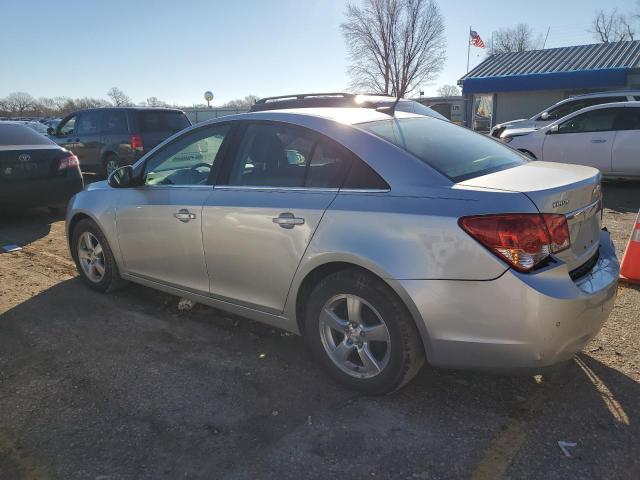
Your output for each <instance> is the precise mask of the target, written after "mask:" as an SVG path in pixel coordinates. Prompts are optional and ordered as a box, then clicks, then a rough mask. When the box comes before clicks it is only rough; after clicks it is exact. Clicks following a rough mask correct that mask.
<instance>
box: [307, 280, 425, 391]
mask: <svg viewBox="0 0 640 480" xmlns="http://www.w3.org/2000/svg"><path fill="white" fill-rule="evenodd" d="M305 334H306V339H307V342H308V344H309V346H310V348H311V350H312V352H313V354H314V355H315V357H316V358H317V359H318V361H319V362H320V363H321V364H322V365H323V366H324V367H325V368H326V369H327V371H328V372H329V373H330V374H331V375H332V376H333V377H334V378H335V379H336V380H337V381H339V382H340V383H342V384H343V385H345V386H347V387H349V388H352V389H355V390H359V391H360V392H362V393H366V394H370V395H381V394H385V393H390V392H393V391H394V390H397V389H399V388H400V387H402V386H403V385H404V384H405V383H407V382H408V381H409V380H411V378H413V377H414V376H415V374H416V373H417V372H418V370H419V369H420V367H421V366H422V364H423V363H424V350H423V348H422V343H421V341H420V333H419V332H418V329H417V328H416V326H415V324H414V322H413V319H412V318H411V316H410V314H409V312H408V311H407V309H406V307H405V306H404V304H403V303H402V301H401V300H400V299H399V298H398V297H397V295H396V294H395V292H393V291H392V290H391V289H390V288H389V286H387V285H386V284H385V283H384V282H382V281H381V280H379V279H378V278H376V277H374V276H373V275H371V274H369V273H366V272H364V271H360V270H356V269H353V270H351V269H350V270H343V271H339V272H337V273H334V274H332V275H329V276H327V277H325V278H324V279H323V280H321V281H320V282H319V283H318V284H317V285H316V287H315V288H314V289H313V291H312V292H311V295H310V297H309V301H308V303H307V307H306V315H305Z"/></svg>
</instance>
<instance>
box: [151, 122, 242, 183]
mask: <svg viewBox="0 0 640 480" xmlns="http://www.w3.org/2000/svg"><path fill="white" fill-rule="evenodd" d="M230 128H231V127H230V126H229V125H220V126H216V127H213V128H208V129H204V130H200V131H198V132H194V133H193V134H190V135H187V136H186V137H185V138H182V139H180V140H178V141H176V142H174V143H171V144H170V145H168V146H167V147H166V148H165V149H163V150H161V151H159V152H158V153H157V154H156V155H154V157H153V158H151V159H150V160H149V161H148V162H147V164H146V166H145V173H144V184H145V185H206V184H207V181H208V179H209V174H210V173H211V169H212V168H213V165H214V162H215V161H216V157H217V156H218V153H219V152H220V148H221V146H222V142H223V141H224V139H225V137H226V136H227V134H228V132H229V129H230Z"/></svg>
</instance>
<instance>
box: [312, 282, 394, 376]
mask: <svg viewBox="0 0 640 480" xmlns="http://www.w3.org/2000/svg"><path fill="white" fill-rule="evenodd" d="M319 327H320V338H321V340H322V345H323V346H324V349H325V351H326V353H327V355H328V356H329V358H330V359H331V360H332V361H333V363H334V364H335V365H336V366H337V367H338V368H340V370H342V371H343V372H345V373H347V374H349V375H351V376H353V377H357V378H372V377H375V376H376V375H378V374H379V373H380V372H382V371H383V370H384V368H385V367H386V366H387V364H388V363H389V357H390V352H391V337H390V335H389V330H388V328H387V325H386V323H385V321H384V319H383V318H382V315H380V313H379V312H378V311H377V310H376V309H375V308H374V307H373V306H372V305H371V304H370V303H368V302H367V301H366V300H364V299H363V298H361V297H359V296H357V295H352V294H341V295H336V296H334V297H332V298H330V299H329V300H328V301H327V302H326V303H325V304H324V306H323V307H322V310H321V311H320V321H319Z"/></svg>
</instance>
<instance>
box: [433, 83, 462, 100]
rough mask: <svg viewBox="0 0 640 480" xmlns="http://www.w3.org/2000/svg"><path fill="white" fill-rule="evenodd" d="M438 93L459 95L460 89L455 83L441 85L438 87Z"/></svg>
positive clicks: (448, 95)
mask: <svg viewBox="0 0 640 480" xmlns="http://www.w3.org/2000/svg"><path fill="white" fill-rule="evenodd" d="M438 95H440V96H441V97H455V96H458V95H460V89H459V88H458V87H456V86H455V85H442V86H441V87H440V88H439V89H438Z"/></svg>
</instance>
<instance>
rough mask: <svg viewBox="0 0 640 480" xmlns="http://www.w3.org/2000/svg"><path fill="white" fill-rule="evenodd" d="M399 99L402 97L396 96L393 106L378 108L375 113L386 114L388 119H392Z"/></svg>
mask: <svg viewBox="0 0 640 480" xmlns="http://www.w3.org/2000/svg"><path fill="white" fill-rule="evenodd" d="M401 98H402V97H401V96H400V95H398V96H397V97H396V101H395V102H393V105H391V106H389V105H385V106H384V107H378V108H376V112H380V113H386V114H387V115H389V116H390V117H394V116H395V114H396V107H397V106H398V102H399V101H400V99H401Z"/></svg>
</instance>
